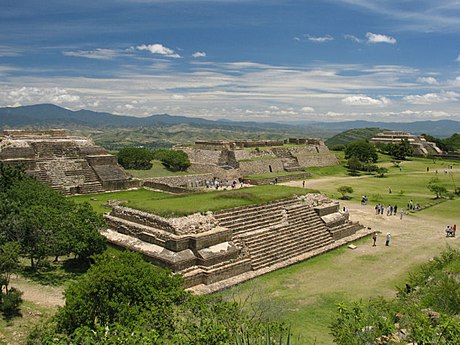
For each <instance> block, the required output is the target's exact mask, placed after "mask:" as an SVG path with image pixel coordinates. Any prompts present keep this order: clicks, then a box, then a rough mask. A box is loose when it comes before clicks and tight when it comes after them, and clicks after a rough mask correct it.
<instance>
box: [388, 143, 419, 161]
mask: <svg viewBox="0 0 460 345" xmlns="http://www.w3.org/2000/svg"><path fill="white" fill-rule="evenodd" d="M387 151H388V154H389V155H391V156H392V157H393V158H394V159H398V160H405V159H406V157H408V156H412V155H413V153H414V149H413V148H412V146H411V144H410V143H409V140H407V139H401V142H400V143H399V144H388V145H387Z"/></svg>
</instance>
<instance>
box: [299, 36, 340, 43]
mask: <svg viewBox="0 0 460 345" xmlns="http://www.w3.org/2000/svg"><path fill="white" fill-rule="evenodd" d="M305 37H307V39H308V40H309V41H312V42H315V43H325V42H329V41H332V40H333V39H334V37H332V36H330V35H326V36H310V35H305Z"/></svg>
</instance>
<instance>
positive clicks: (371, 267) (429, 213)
mask: <svg viewBox="0 0 460 345" xmlns="http://www.w3.org/2000/svg"><path fill="white" fill-rule="evenodd" d="M374 180H375V179H374ZM332 181H334V182H335V183H337V178H324V179H322V180H315V181H308V182H309V183H308V187H309V188H318V189H320V190H323V189H328V188H329V189H330V188H331V187H330V184H331V182H332ZM362 181H365V179H362ZM369 181H370V180H369ZM339 183H340V182H339ZM299 184H301V181H300V182H299V181H297V182H290V183H289V185H290V186H299ZM361 184H362V185H365V184H366V182H361ZM386 188H387V187H386V185H382V190H385V189H386ZM341 205H342V206H345V207H347V208H348V209H349V210H350V214H351V219H352V220H355V221H356V220H357V221H359V222H360V223H361V224H363V225H365V226H366V227H371V228H372V229H375V230H376V231H379V232H380V234H379V236H378V240H377V246H376V247H373V246H372V240H371V239H370V238H368V239H363V240H361V241H358V242H357V243H355V244H356V245H357V248H356V249H354V250H351V249H348V248H340V249H337V250H335V251H333V252H330V253H327V254H324V255H322V256H320V257H317V258H314V259H311V260H308V261H305V262H302V263H300V264H297V265H294V266H291V267H288V268H286V269H282V270H279V271H276V272H272V273H270V274H267V275H265V276H262V277H259V278H257V279H254V280H252V281H249V282H246V283H244V284H241V285H239V286H236V287H233V288H230V289H228V290H226V291H224V292H222V294H224V296H225V297H226V298H229V299H232V298H234V299H236V300H245V299H246V298H247V297H248V296H250V301H251V302H250V303H251V304H252V306H256V307H258V308H262V309H264V310H267V315H269V316H271V317H273V318H281V319H282V320H284V321H286V322H287V323H288V324H290V325H291V327H292V331H293V333H294V334H295V335H297V336H300V337H301V339H302V341H301V342H300V343H301V344H332V343H333V342H332V337H331V336H330V335H329V324H330V321H331V320H332V318H333V317H334V316H335V311H336V306H337V304H338V303H340V302H343V301H353V300H359V299H367V298H369V297H373V296H384V297H390V296H392V295H393V294H394V293H395V291H396V290H395V288H396V286H401V285H404V282H405V279H406V277H407V274H408V272H409V271H410V270H411V269H413V268H414V267H416V266H418V265H419V264H421V263H423V262H426V261H428V260H429V259H430V258H432V257H433V256H436V255H438V254H439V253H440V252H441V251H442V250H443V249H444V248H446V247H447V246H452V247H455V248H460V240H459V238H458V237H456V238H446V237H445V233H444V229H445V227H446V225H447V224H454V223H457V224H459V223H460V219H459V218H458V212H456V211H455V210H459V209H460V200H458V199H456V200H450V201H446V202H444V203H441V204H439V205H436V206H433V207H431V208H428V209H425V210H423V211H419V212H417V213H412V214H408V215H404V216H403V219H400V215H399V214H398V215H397V216H386V215H375V211H374V204H372V205H361V204H359V203H356V202H352V201H351V202H342V203H341ZM398 213H399V212H398ZM387 232H390V233H391V235H392V240H391V243H390V246H389V247H386V246H385V245H384V242H385V235H386V233H387Z"/></svg>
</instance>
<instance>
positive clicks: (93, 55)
mask: <svg viewBox="0 0 460 345" xmlns="http://www.w3.org/2000/svg"><path fill="white" fill-rule="evenodd" d="M62 54H63V55H65V56H73V57H81V58H87V59H97V60H111V59H113V58H114V57H116V56H118V55H119V53H118V52H117V51H116V50H112V49H102V48H98V49H95V50H76V51H66V52H62Z"/></svg>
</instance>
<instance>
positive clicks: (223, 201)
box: [72, 185, 311, 217]
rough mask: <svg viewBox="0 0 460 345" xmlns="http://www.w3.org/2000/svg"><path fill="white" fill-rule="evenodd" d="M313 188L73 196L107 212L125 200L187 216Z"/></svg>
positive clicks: (140, 207)
mask: <svg viewBox="0 0 460 345" xmlns="http://www.w3.org/2000/svg"><path fill="white" fill-rule="evenodd" d="M308 192H311V190H308V189H305V188H297V187H286V186H279V185H276V186H274V185H265V186H256V187H250V188H249V187H248V188H243V189H236V190H219V191H215V190H212V191H211V190H208V191H207V192H203V193H195V194H190V195H171V194H167V193H161V192H154V191H150V190H146V189H139V190H134V191H124V192H116V193H103V194H94V195H91V196H87V195H81V196H76V197H72V199H73V200H75V201H76V202H89V203H90V204H91V205H92V206H93V208H94V209H95V210H96V211H97V212H99V213H104V212H108V211H110V208H108V207H106V206H104V205H105V204H106V203H107V201H108V200H124V201H126V202H125V203H124V205H126V206H128V207H132V208H135V209H138V210H142V211H146V212H151V213H155V214H158V215H162V216H165V217H174V216H183V215H188V214H193V213H197V212H206V211H217V210H221V209H226V208H231V207H238V206H246V205H254V204H259V203H264V202H268V201H272V200H276V199H283V198H289V197H292V196H294V195H303V194H306V193H308Z"/></svg>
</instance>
